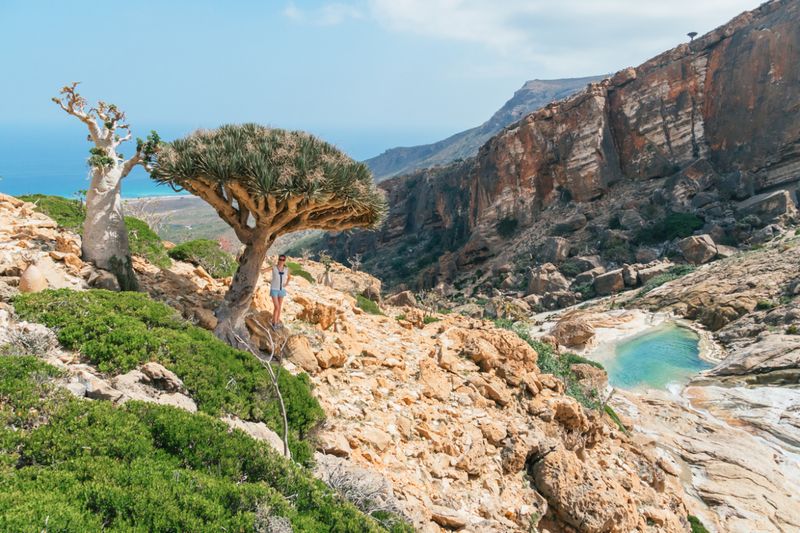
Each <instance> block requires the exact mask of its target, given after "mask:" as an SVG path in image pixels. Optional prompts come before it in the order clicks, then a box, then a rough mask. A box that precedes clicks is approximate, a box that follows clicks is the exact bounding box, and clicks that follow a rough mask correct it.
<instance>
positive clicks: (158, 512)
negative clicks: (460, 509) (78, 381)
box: [0, 355, 411, 533]
mask: <svg viewBox="0 0 800 533" xmlns="http://www.w3.org/2000/svg"><path fill="white" fill-rule="evenodd" d="M58 372H59V371H58V370H56V369H55V368H53V367H51V366H49V365H47V364H45V363H43V362H42V361H40V360H38V359H36V358H35V357H31V356H5V355H0V486H2V487H3V490H2V491H0V530H2V531H20V532H39V531H59V532H68V533H72V532H74V533H80V532H84V531H109V532H122V531H126V532H127V531H142V532H144V531H152V532H172V531H268V530H272V529H270V527H269V524H270V522H273V523H274V522H275V521H276V520H279V521H282V522H283V523H284V524H287V526H288V525H289V524H290V525H291V527H292V529H293V530H294V531H297V532H301V531H302V532H345V531H348V532H349V531H352V532H365V533H367V532H380V531H387V529H386V528H384V527H383V526H382V525H381V524H380V523H378V522H377V521H376V520H373V519H372V518H369V517H367V516H365V515H364V514H362V513H361V512H360V511H359V510H358V509H356V508H355V507H354V506H353V505H352V504H350V503H348V502H346V501H344V500H343V499H342V498H341V497H339V496H338V495H337V494H336V493H335V492H333V491H332V490H331V489H330V488H328V487H326V486H325V485H324V484H323V483H322V482H321V481H319V480H317V479H315V478H314V477H313V476H312V475H311V473H310V472H309V471H307V470H306V469H304V468H302V467H300V466H298V465H295V464H293V463H292V462H291V461H288V460H286V459H284V458H283V457H282V456H280V455H279V454H277V453H276V452H274V451H273V450H272V449H271V448H269V446H268V445H266V444H265V443H262V442H259V441H256V440H254V439H252V438H250V437H249V436H247V435H246V434H244V433H242V432H241V431H239V430H235V431H230V430H229V428H228V427H227V425H225V424H224V423H222V422H220V421H219V420H216V419H215V418H213V417H211V416H209V415H207V414H205V413H197V414H192V413H188V412H186V411H182V410H180V409H177V408H174V407H169V406H160V405H154V404H146V403H141V402H135V401H131V402H128V403H126V404H124V405H123V406H114V405H113V404H111V403H109V402H105V401H90V400H83V399H77V398H74V397H73V396H71V395H70V394H69V393H67V392H66V391H65V390H63V389H57V388H55V387H54V386H53V385H52V382H51V378H52V377H55V376H56V375H58ZM379 518H382V519H383V523H384V524H387V525H388V527H389V528H390V529H388V530H390V531H393V532H401V531H411V528H410V527H409V526H408V525H406V524H405V523H403V522H401V521H400V520H398V519H397V517H392V516H389V515H384V516H381V517H379ZM390 524H391V525H390Z"/></svg>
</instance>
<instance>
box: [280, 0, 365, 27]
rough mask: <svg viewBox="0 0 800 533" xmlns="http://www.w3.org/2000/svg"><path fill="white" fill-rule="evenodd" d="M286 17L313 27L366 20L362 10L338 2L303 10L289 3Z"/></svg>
mask: <svg viewBox="0 0 800 533" xmlns="http://www.w3.org/2000/svg"><path fill="white" fill-rule="evenodd" d="M283 14H284V16H285V17H287V18H289V19H291V20H293V21H295V22H300V23H303V24H310V25H312V26H338V25H339V24H342V23H343V22H347V21H348V20H358V19H362V18H364V14H363V13H362V11H361V10H360V9H358V8H357V7H355V6H351V5H348V4H341V3H338V2H334V3H329V4H324V5H322V6H320V7H318V8H314V9H301V8H299V7H297V6H296V5H295V3H294V2H289V3H288V4H287V5H286V7H285V8H284V9H283Z"/></svg>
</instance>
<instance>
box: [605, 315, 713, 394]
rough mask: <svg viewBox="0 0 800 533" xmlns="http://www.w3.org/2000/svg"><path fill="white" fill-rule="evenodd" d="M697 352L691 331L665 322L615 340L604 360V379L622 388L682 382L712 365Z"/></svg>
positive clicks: (660, 386)
mask: <svg viewBox="0 0 800 533" xmlns="http://www.w3.org/2000/svg"><path fill="white" fill-rule="evenodd" d="M699 354H700V349H699V337H698V336H697V334H696V333H695V332H694V331H692V330H690V329H688V328H684V327H680V326H678V325H676V324H674V323H667V324H664V325H662V326H659V327H656V328H653V329H651V330H648V331H646V332H644V333H641V334H639V335H636V336H634V337H632V338H630V339H628V340H625V341H623V342H621V343H619V344H618V345H617V346H616V350H615V354H614V355H615V356H614V357H613V359H611V360H610V361H609V362H608V363H605V367H606V370H607V371H608V381H609V383H611V385H613V386H615V387H619V388H622V389H635V388H638V387H651V388H666V387H667V385H669V384H671V383H681V384H682V383H686V382H688V381H689V379H690V378H691V377H692V376H693V375H695V374H697V373H698V372H700V371H702V370H706V369H708V368H711V366H712V365H711V364H710V363H708V362H706V361H704V360H703V359H700V356H699Z"/></svg>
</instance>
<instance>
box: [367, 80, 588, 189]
mask: <svg viewBox="0 0 800 533" xmlns="http://www.w3.org/2000/svg"><path fill="white" fill-rule="evenodd" d="M599 79H600V77H598V76H590V77H586V78H568V79H563V80H530V81H527V82H525V84H524V85H523V86H522V87H521V88H520V89H519V90H517V92H515V93H514V96H512V97H511V99H510V100H509V101H508V102H506V103H505V104H504V105H503V107H501V108H500V109H499V110H497V112H496V113H495V114H494V115H492V117H491V118H490V119H489V120H487V121H486V122H484V123H483V124H481V125H480V126H477V127H475V128H471V129H468V130H466V131H462V132H460V133H456V134H455V135H452V136H450V137H448V138H447V139H444V140H441V141H438V142H435V143H432V144H424V145H420V146H410V147H401V148H391V149H389V150H386V151H385V152H384V153H382V154H381V155H379V156H376V157H373V158H370V159H367V160H366V161H365V163H366V164H367V165H368V166H369V168H370V169H371V170H372V173H373V174H374V175H375V179H376V180H378V181H382V180H385V179H387V178H390V177H392V176H396V175H399V174H407V173H409V172H413V171H415V170H419V169H423V168H429V167H433V166H439V165H446V164H448V163H451V162H453V161H455V160H456V159H466V158H469V157H473V156H474V155H475V154H477V153H478V148H480V147H481V145H482V144H483V143H485V142H486V141H487V140H489V138H490V137H492V136H493V135H495V134H496V133H497V132H499V131H500V130H502V129H503V128H505V127H506V126H508V125H509V124H512V123H514V122H516V121H518V120H519V119H521V118H522V117H524V116H525V115H527V114H528V113H531V112H533V111H536V110H537V109H539V108H541V107H544V106H545V105H546V104H549V103H550V102H553V101H555V100H560V99H561V98H565V97H567V96H569V95H571V94H573V93H575V92H576V91H578V90H580V89H582V88H584V87H585V86H586V84H588V83H591V82H595V81H598V80H599Z"/></svg>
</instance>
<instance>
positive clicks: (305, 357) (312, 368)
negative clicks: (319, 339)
mask: <svg viewBox="0 0 800 533" xmlns="http://www.w3.org/2000/svg"><path fill="white" fill-rule="evenodd" d="M286 358H287V359H288V360H290V361H292V362H293V363H295V364H296V365H298V366H299V367H300V368H302V369H303V370H305V371H306V372H308V373H309V374H316V373H317V372H319V370H320V367H319V362H318V361H317V358H316V356H315V355H314V351H313V350H312V349H311V344H310V343H309V342H308V338H306V337H304V336H302V335H293V336H291V337H289V340H288V341H287V343H286Z"/></svg>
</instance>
